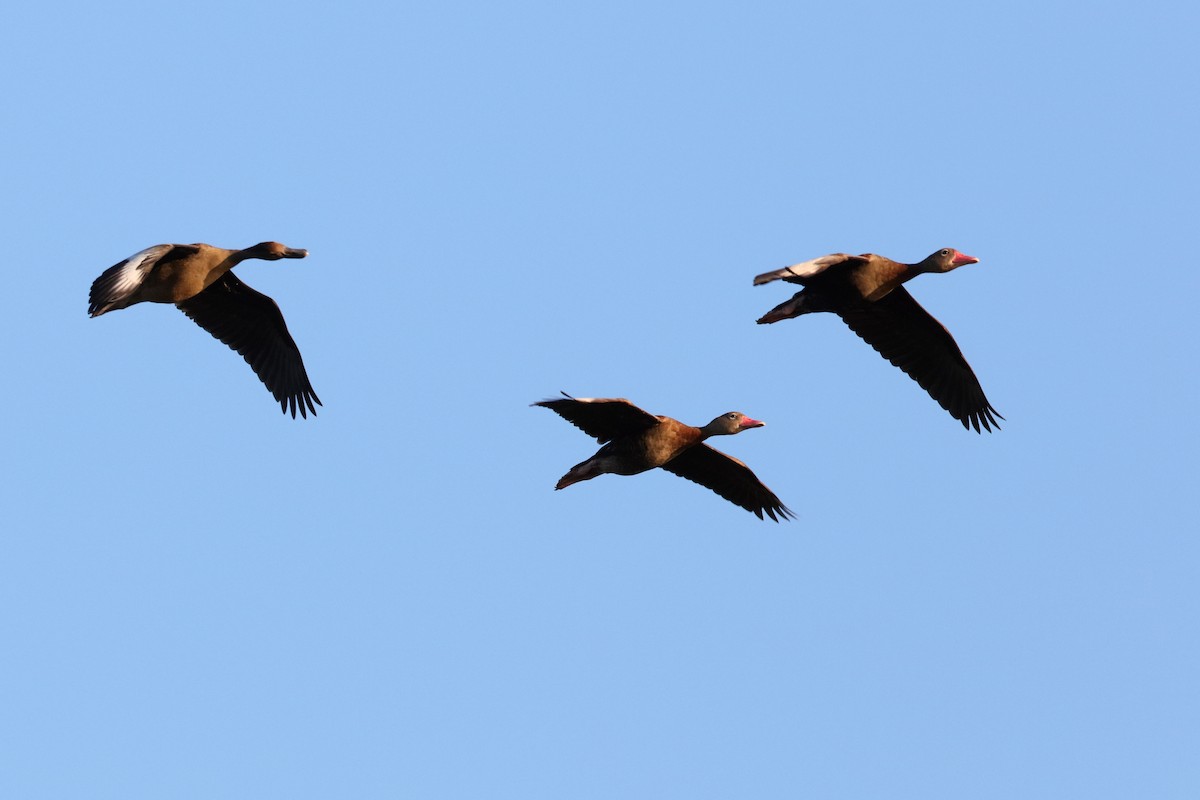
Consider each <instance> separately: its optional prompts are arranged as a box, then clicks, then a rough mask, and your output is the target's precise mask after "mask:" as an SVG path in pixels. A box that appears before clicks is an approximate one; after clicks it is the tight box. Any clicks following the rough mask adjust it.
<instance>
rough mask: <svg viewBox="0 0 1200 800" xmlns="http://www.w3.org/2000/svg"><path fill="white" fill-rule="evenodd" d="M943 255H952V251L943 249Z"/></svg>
mask: <svg viewBox="0 0 1200 800" xmlns="http://www.w3.org/2000/svg"><path fill="white" fill-rule="evenodd" d="M942 255H944V256H948V255H950V251H949V250H943V251H942Z"/></svg>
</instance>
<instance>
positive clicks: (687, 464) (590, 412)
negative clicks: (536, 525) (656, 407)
mask: <svg viewBox="0 0 1200 800" xmlns="http://www.w3.org/2000/svg"><path fill="white" fill-rule="evenodd" d="M534 405H535V406H541V407H542V408H548V409H550V410H551V411H554V412H555V413H557V414H558V415H559V416H561V417H562V418H563V419H565V420H567V421H568V422H570V423H571V424H573V425H575V426H576V427H577V428H579V429H580V430H582V431H583V432H584V433H586V434H587V435H589V436H594V437H596V439H597V440H598V441H599V442H600V443H601V444H603V445H604V446H603V447H601V448H600V450H599V451H598V452H597V453H596V454H595V455H594V456H592V457H591V458H589V459H588V460H587V461H584V462H581V463H579V464H576V465H575V466H573V467H571V469H570V471H569V472H567V474H566V475H564V476H563V477H562V478H560V479H559V481H558V483H557V484H556V485H555V487H554V488H555V489H565V488H566V487H568V486H570V485H571V484H573V483H579V482H580V481H586V480H591V479H592V478H595V477H596V476H597V475H603V474H605V473H612V474H615V475H636V474H638V473H639V472H645V471H646V470H650V469H654V468H655V467H662V468H663V469H665V470H667V471H668V472H673V473H675V474H676V475H678V476H679V477H681V478H687V479H688V480H689V481H694V482H695V483H698V484H700V485H701V486H704V487H705V488H708V489H711V490H712V491H714V492H716V493H717V494H719V495H720V496H721V497H724V498H725V499H726V500H728V501H729V502H731V503H733V504H734V505H737V506H741V507H742V508H744V509H746V510H747V511H750V512H752V513H753V514H755V515H756V516H757V517H758V518H759V519H762V518H763V514H764V513H765V514H766V515H767V516H769V517H770V518H771V519H773V520H775V521H776V522H779V520H780V519H788V518H789V517H792V516H794V514H792V512H791V511H790V510H789V509H788V508H787V507H786V506H785V505H784V504H783V503H782V502H780V500H779V498H778V497H776V496H775V493H774V492H772V491H771V490H770V489H768V488H767V487H766V486H764V485H763V484H762V481H760V480H759V479H758V478H757V477H755V475H754V473H753V472H751V471H750V468H749V467H747V466H746V465H745V464H743V463H742V462H741V461H738V460H737V459H736V458H733V457H732V456H727V455H725V454H724V453H722V452H721V451H719V450H714V449H713V448H711V447H709V446H708V445H706V444H704V440H705V439H707V438H709V437H710V436H731V435H733V434H736V433H741V432H742V431H745V430H749V429H750V428H761V427H762V426H763V424H764V423H762V422H759V421H758V420H754V419H750V417H747V416H746V415H745V414H742V413H741V412H738V411H730V412H729V413H727V414H722V415H721V416H719V417H717V418H716V419H714V420H713V421H712V422H710V423H708V424H707V425H705V426H704V427H703V428H694V427H692V426H691V425H685V424H683V423H682V422H679V421H678V420H674V419H671V418H670V417H661V416H655V415H653V414H650V413H649V412H646V411H643V410H642V409H640V408H638V407H637V406H635V405H634V404H633V403H630V402H629V401H628V400H624V399H621V398H596V399H593V398H586V397H579V398H576V397H571V396H570V395H568V394H566V393H564V394H563V397H562V398H559V399H554V400H543V401H541V402H540V403H534Z"/></svg>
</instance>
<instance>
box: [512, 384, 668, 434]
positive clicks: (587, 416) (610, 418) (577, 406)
mask: <svg viewBox="0 0 1200 800" xmlns="http://www.w3.org/2000/svg"><path fill="white" fill-rule="evenodd" d="M533 405H535V406H541V407H542V408H548V409H550V410H551V411H553V412H555V413H556V414H558V415H559V416H560V417H562V418H563V419H565V420H566V421H567V422H569V423H571V424H572V425H574V426H575V427H576V428H579V429H580V430H581V431H583V432H584V433H586V434H587V435H588V436H594V437H596V440H597V441H599V442H600V443H601V444H603V443H604V442H608V441H612V440H613V439H615V438H617V437H618V436H627V435H629V434H633V433H638V432H640V431H644V430H646V429H647V428H652V427H654V426H655V425H657V424H658V417H656V416H654V415H653V414H651V413H649V412H647V411H643V410H642V409H640V408H638V407H637V406H635V405H634V404H633V403H631V402H629V401H628V400H626V399H624V398H621V397H610V398H604V397H599V398H594V397H571V395H569V394H567V393H566V392H563V396H562V398H560V399H556V400H543V401H541V402H540V403H534V404H533Z"/></svg>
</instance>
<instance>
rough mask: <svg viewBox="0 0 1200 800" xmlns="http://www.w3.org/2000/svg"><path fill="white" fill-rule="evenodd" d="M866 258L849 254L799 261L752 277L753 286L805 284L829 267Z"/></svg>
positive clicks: (854, 262)
mask: <svg viewBox="0 0 1200 800" xmlns="http://www.w3.org/2000/svg"><path fill="white" fill-rule="evenodd" d="M866 260H867V257H866V256H852V255H850V254H849V253H830V254H829V255H827V256H821V257H820V258H814V259H812V260H811V261H801V262H800V263H799V264H792V265H791V266H790V267H784V268H783V269H777V270H774V271H772V272H764V273H763V274H761V275H756V276H755V277H754V285H755V286H761V285H762V284H764V283H770V282H771V281H776V280H784V281H787V282H788V283H799V284H805V283H807V282H808V280H809V278H812V277H814V276H816V275H820V274H821V273H822V272H824V271H825V270H827V269H830V268H831V267H836V266H839V265H842V264H858V263H861V262H863V261H866Z"/></svg>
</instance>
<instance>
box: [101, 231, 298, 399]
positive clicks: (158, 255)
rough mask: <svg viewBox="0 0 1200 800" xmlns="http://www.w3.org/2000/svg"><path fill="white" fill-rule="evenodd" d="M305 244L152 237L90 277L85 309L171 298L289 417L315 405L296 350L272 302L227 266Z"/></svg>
mask: <svg viewBox="0 0 1200 800" xmlns="http://www.w3.org/2000/svg"><path fill="white" fill-rule="evenodd" d="M307 255H308V251H307V250H299V249H297V248H294V247H285V246H283V245H281V244H280V243H279V242H261V243H259V244H256V245H254V246H253V247H247V248H246V249H245V250H225V249H222V248H220V247H213V246H212V245H209V244H158V245H155V246H154V247H147V248H146V249H145V250H143V251H141V252H140V253H134V254H133V255H132V256H130V257H129V258H127V259H125V260H124V261H121V262H119V263H117V264H114V265H113V266H111V267H109V268H108V269H106V270H105V271H104V272H103V273H102V274H101V275H100V277H99V278H96V280H95V281H94V282H93V283H92V291H91V295H90V297H89V300H90V305H89V306H88V314H90V315H91V316H93V317H98V316H100V315H101V314H105V313H108V312H109V311H116V310H118V309H122V308H126V307H128V306H131V305H133V304H134V303H174V304H175V306H176V307H177V308H178V309H179V310H180V311H182V312H183V313H184V314H187V315H188V316H189V317H191V318H192V320H193V321H194V322H196V324H198V325H199V326H200V327H201V328H204V330H206V331H208V332H209V333H211V334H212V335H213V336H215V337H216V338H217V339H220V340H221V341H222V342H224V343H225V344H227V345H229V347H231V348H232V349H234V350H236V351H237V352H238V353H239V354H240V355H241V356H242V357H243V358H245V359H246V363H248V364H249V365H250V367H251V368H252V369H253V370H254V372H255V374H256V375H258V377H259V379H260V380H261V381H262V382H263V383H264V384H265V385H266V387H267V389H269V390H270V392H271V394H273V395H274V396H275V399H276V400H278V401H279V404H280V405H281V406H282V407H283V412H284V413H285V414H286V413H287V412H288V409H289V407H290V409H291V412H292V417H293V418H295V416H296V411H297V410H299V411H300V416H302V417H304V416H307V412H311V413H313V414H316V413H317V410H316V408H314V407H313V403H316V404H317V405H321V401H320V400H319V399H318V398H317V394H316V392H314V391H313V388H312V384H311V383H309V380H308V373H307V372H305V371H304V360H303V359H301V358H300V350H299V349H298V348H297V347H296V342H295V341H294V340H293V339H292V336H291V334H289V333H288V329H287V325H286V324H285V323H284V321H283V314H281V313H280V311H279V306H277V305H276V304H275V301H274V300H272V299H271V298H269V297H267V296H266V295H265V294H261V293H259V292H256V291H254V290H253V289H251V288H250V287H249V286H247V285H246V284H244V283H242V282H241V281H240V280H238V278H237V276H236V275H234V274H233V273H232V272H230V270H231V269H233V268H234V267H235V266H237V265H238V264H239V263H241V262H242V261H245V260H246V259H248V258H261V259H264V260H266V261H276V260H278V259H280V258H304V257H305V256H307Z"/></svg>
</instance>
